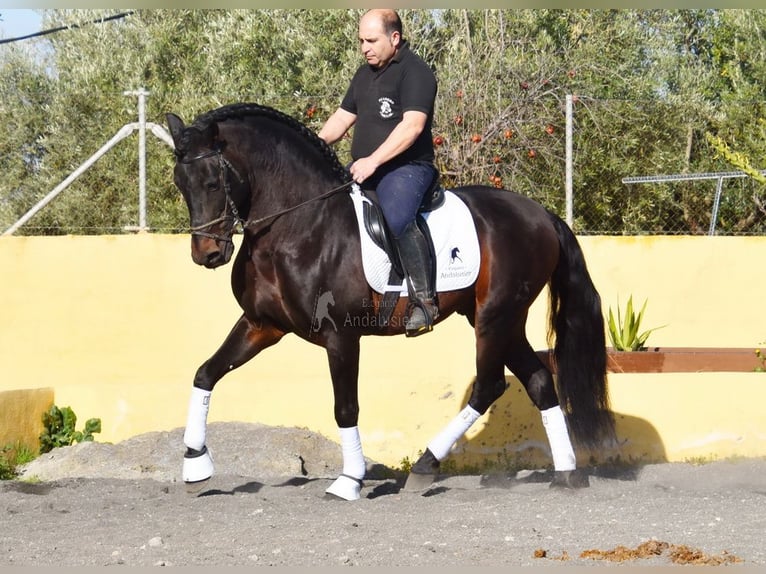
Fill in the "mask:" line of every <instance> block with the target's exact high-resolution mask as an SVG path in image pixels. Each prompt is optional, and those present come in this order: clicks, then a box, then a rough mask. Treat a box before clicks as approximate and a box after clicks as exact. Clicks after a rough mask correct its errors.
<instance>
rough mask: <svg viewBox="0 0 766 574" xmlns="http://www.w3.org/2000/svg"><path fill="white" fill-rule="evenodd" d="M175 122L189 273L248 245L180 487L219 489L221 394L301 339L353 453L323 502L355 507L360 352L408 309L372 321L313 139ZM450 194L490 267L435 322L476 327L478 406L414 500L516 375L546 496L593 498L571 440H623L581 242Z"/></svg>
mask: <svg viewBox="0 0 766 574" xmlns="http://www.w3.org/2000/svg"><path fill="white" fill-rule="evenodd" d="M167 121H168V126H169V128H170V133H171V134H172V137H173V141H174V143H175V156H176V165H175V172H174V178H175V184H176V185H177V186H178V188H179V189H180V191H181V193H182V194H183V197H184V199H185V201H186V204H187V206H188V209H189V215H190V224H191V234H192V238H191V253H192V259H193V260H194V262H195V263H197V264H199V265H204V266H205V267H208V268H211V269H212V268H215V267H218V266H220V265H224V264H226V263H227V262H228V261H229V260H230V259H231V257H232V255H233V250H234V245H233V243H232V235H233V234H234V233H235V232H236V231H238V230H241V231H242V233H243V241H242V246H241V248H240V249H239V251H238V253H237V255H236V258H235V259H234V265H233V269H232V276H231V284H232V290H233V292H234V296H235V297H236V299H237V301H238V302H239V305H240V306H241V307H242V315H241V317H239V319H238V320H237V321H236V323H235V324H234V326H233V328H232V330H231V332H230V333H229V335H228V336H227V337H226V339H225V340H224V341H223V343H222V344H221V346H220V348H219V349H218V350H217V351H216V352H215V353H214V354H213V355H212V356H211V357H210V358H209V359H208V360H207V361H205V362H204V363H203V364H202V365H201V366H200V367H199V369H198V370H197V373H196V375H195V377H194V385H193V388H192V393H191V398H190V402H189V411H188V419H187V425H186V431H185V434H184V444H185V446H186V448H187V450H186V453H185V455H184V466H183V479H184V481H185V482H186V483H187V485H193V484H196V483H202V482H204V481H206V480H207V479H209V478H210V477H211V476H212V474H213V464H212V459H211V458H210V455H209V453H208V450H207V446H206V442H205V440H206V425H207V414H208V408H209V401H210V396H211V392H212V390H213V387H214V386H215V385H216V383H217V382H218V381H219V380H220V379H221V378H222V377H223V376H224V375H225V374H226V373H228V372H229V371H231V370H233V369H236V368H237V367H239V366H241V365H243V364H244V363H246V362H248V361H249V360H250V359H252V358H253V357H255V356H256V355H257V354H258V353H259V352H260V351H262V350H263V349H265V348H267V347H269V346H271V345H274V344H275V343H277V342H278V341H279V340H280V339H281V338H282V337H283V336H284V335H285V334H286V333H295V334H296V335H298V336H300V337H302V338H303V339H305V340H307V341H309V342H311V343H314V344H317V345H321V346H322V347H324V348H325V349H326V351H327V358H328V361H329V366H330V373H331V378H332V386H333V393H334V405H335V407H334V410H335V421H336V423H337V425H338V428H339V432H340V442H341V449H342V454H343V470H342V473H340V475H339V477H338V478H337V479H336V480H335V481H334V482H333V483H332V485H331V486H330V487H329V488H328V489H327V492H328V493H330V494H331V495H334V496H337V497H340V498H343V499H347V500H353V499H357V498H359V497H360V491H361V487H362V482H361V480H362V479H363V478H364V474H365V461H364V457H363V454H362V446H361V440H360V434H359V429H358V426H357V425H358V418H359V401H358V392H357V384H358V380H357V379H358V371H359V347H360V338H361V337H362V336H364V335H398V334H402V333H403V332H404V325H405V320H404V316H403V315H404V313H405V308H406V297H402V298H401V300H400V301H399V303H398V304H396V306H395V308H394V310H393V315H392V317H391V320H390V321H389V322H388V323H387V324H385V325H381V324H380V322H378V321H375V320H374V316H373V315H374V314H375V313H376V311H377V307H378V306H379V305H380V303H381V297H382V296H381V295H379V294H378V293H377V292H375V291H374V290H373V289H372V288H371V287H370V286H369V285H368V283H367V281H366V279H365V276H364V273H363V264H362V257H361V251H360V234H359V230H358V229H359V228H358V226H357V222H356V216H355V213H354V208H353V206H352V201H351V199H350V198H349V194H348V191H349V188H350V184H351V180H350V176H349V174H348V172H347V170H346V169H345V168H344V166H343V165H342V164H341V163H340V162H339V160H338V158H337V156H336V154H335V152H334V151H333V150H332V149H331V148H330V147H329V146H327V145H326V144H325V143H324V142H323V141H322V140H321V139H319V138H318V137H317V136H316V135H315V134H314V132H312V131H311V130H310V129H308V128H307V127H306V126H304V125H303V124H301V123H300V122H298V121H296V120H294V119H292V118H290V117H289V116H287V115H285V114H283V113H281V112H279V111H277V110H274V109H271V108H268V107H264V106H260V105H257V104H250V103H241V104H233V105H227V106H224V107H221V108H218V109H215V110H212V111H210V112H208V113H205V114H203V115H201V116H199V117H198V118H197V119H196V120H195V121H194V123H193V124H191V125H189V126H186V125H185V124H184V122H183V120H181V118H179V117H178V116H177V115H175V114H167ZM452 191H453V192H454V193H455V194H456V195H457V196H458V197H459V198H460V199H461V200H462V201H463V202H464V203H465V204H466V205H467V206H468V208H469V210H470V212H471V214H472V217H473V219H474V222H475V225H476V229H477V233H478V238H479V247H480V253H481V267H480V270H479V274H478V278H477V279H476V281H475V282H474V283H472V284H471V285H470V286H469V287H466V288H463V289H459V290H454V291H444V292H440V293H438V304H439V309H440V312H439V320H443V319H444V318H445V317H447V316H449V315H451V314H452V313H459V314H461V315H464V316H465V317H466V318H467V319H468V321H469V323H470V324H471V325H472V326H473V328H474V331H475V335H476V349H475V352H476V378H475V381H474V383H473V387H472V391H471V395H470V398H469V400H468V404H467V405H465V407H464V409H463V410H462V411H461V412H460V413H459V414H458V415H457V416H456V417H455V418H454V419H453V421H452V422H451V423H450V424H449V425H447V427H446V428H445V429H444V430H443V431H442V432H440V433H439V434H438V435H437V436H436V437H434V439H433V440H432V441H431V442H430V443H429V444H428V445H427V448H426V450H425V452H424V453H423V455H422V456H421V457H420V459H419V460H418V461H417V462H416V463H415V464H414V465H413V467H412V469H411V473H410V475H409V477H408V481H407V484H406V486H405V487H406V488H422V487H423V486H424V485H425V484H428V483H430V481H432V480H433V477H434V475H435V473H436V472H437V471H438V469H439V463H440V461H441V460H443V459H444V458H445V457H446V456H447V455H448V453H449V451H450V448H451V447H452V446H453V445H454V443H455V442H456V441H457V440H458V439H459V438H460V437H461V436H462V435H463V434H464V433H465V432H466V430H467V429H468V428H469V427H470V426H471V424H473V422H474V421H475V420H476V419H477V418H478V417H479V416H480V415H482V414H483V413H485V412H486V411H487V409H488V408H489V407H490V405H491V404H492V403H493V402H494V401H495V400H496V399H498V398H499V397H500V395H502V394H503V392H504V391H505V389H506V381H505V374H504V369H505V368H506V367H507V368H508V369H509V370H510V371H511V372H512V373H513V374H514V375H515V376H516V377H517V378H518V379H519V381H520V382H521V384H522V385H523V386H524V388H525V389H526V391H527V393H528V394H529V396H530V398H531V400H532V401H533V403H534V404H535V406H537V407H538V408H539V409H540V411H541V416H542V422H543V425H544V427H545V431H546V433H547V437H548V440H549V443H550V448H551V455H552V459H553V466H554V470H555V472H554V479H553V482H552V485H557V486H558V485H560V486H564V487H578V486H587V482H588V479H587V474H585V473H583V472H582V470H581V469H577V468H576V463H575V455H574V451H573V447H572V442H571V441H570V435H569V433H570V432H571V434H572V436H573V438H574V439H575V442H576V443H578V444H581V445H583V446H586V447H589V448H594V447H598V446H599V445H601V444H602V441H603V440H605V439H608V438H611V437H612V436H613V433H614V419H613V414H612V412H611V410H610V408H609V400H608V393H607V388H606V345H605V331H604V320H603V315H602V309H601V300H600V297H599V295H598V292H597V291H596V289H595V287H594V285H593V283H592V281H591V278H590V275H589V273H588V270H587V267H586V263H585V260H584V257H583V253H582V251H581V248H580V246H579V244H578V242H577V239H576V238H575V236H574V234H573V233H572V231H571V230H570V229H569V227H568V226H567V225H566V223H565V222H564V221H562V220H561V219H560V218H559V217H558V216H556V215H555V214H553V213H551V212H549V211H548V210H546V209H545V208H543V207H542V206H541V205H540V204H538V203H536V202H535V201H533V200H531V199H529V198H527V197H524V196H522V195H519V194H516V193H513V192H510V191H507V190H501V189H495V188H493V187H488V186H481V185H472V186H465V187H460V188H457V189H454V190H452ZM546 284H547V285H548V286H549V296H550V309H549V315H550V324H549V335H550V337H551V338H555V347H554V356H555V361H556V365H557V372H558V377H557V382H556V383H554V380H553V377H552V375H551V372H550V371H549V370H548V369H547V368H546V367H545V366H544V364H543V363H542V362H541V361H540V360H539V358H538V357H537V355H536V354H535V352H534V351H533V349H532V347H531V346H530V344H529V342H528V340H527V337H526V334H525V324H526V320H527V315H528V311H529V307H530V306H531V305H532V303H533V302H534V300H535V299H536V297H537V296H538V295H539V294H540V292H541V291H542V289H543V288H544V287H545V286H546ZM327 293H330V294H331V296H332V298H333V301H332V304H333V314H334V315H335V316H336V317H346V318H347V319H346V320H345V321H338V322H337V323H339V324H336V322H335V321H332V320H327V312H326V309H327V305H328V304H329V303H328V301H327V300H324V301H322V303H323V304H324V310H323V311H322V310H320V314H319V315H318V314H317V310H318V309H317V303H318V298H319V297H321V296H323V295H325V294H327ZM371 301H372V302H373V305H370V302H371ZM320 306H321V305H320ZM320 315H321V316H320ZM431 336H434V335H431ZM403 372H404V373H406V368H405V369H404V370H403Z"/></svg>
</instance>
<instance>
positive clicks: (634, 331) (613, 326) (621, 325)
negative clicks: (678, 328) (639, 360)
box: [607, 295, 665, 351]
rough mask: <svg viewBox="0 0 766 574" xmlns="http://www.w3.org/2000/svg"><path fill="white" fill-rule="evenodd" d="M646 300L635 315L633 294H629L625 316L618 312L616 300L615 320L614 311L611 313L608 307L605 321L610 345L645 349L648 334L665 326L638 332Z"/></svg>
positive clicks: (619, 347) (618, 348) (629, 348)
mask: <svg viewBox="0 0 766 574" xmlns="http://www.w3.org/2000/svg"><path fill="white" fill-rule="evenodd" d="M647 302H648V300H644V304H643V306H642V307H641V311H639V313H638V315H636V314H635V312H634V311H633V295H631V296H630V297H629V298H628V303H627V305H626V307H625V316H624V317H623V316H622V313H621V312H620V307H619V301H618V303H617V319H616V320H615V317H614V313H612V308H611V307H609V317H608V321H607V325H608V327H609V339H610V340H611V341H612V346H613V347H614V348H615V349H616V350H617V351H640V350H642V349H645V348H646V340H647V339H648V338H649V334H650V333H652V331H656V330H657V329H661V328H662V327H664V326H665V325H663V326H662V327H655V328H654V329H648V330H646V331H644V332H643V333H639V329H640V328H641V320H642V319H643V318H644V311H645V310H646V304H647Z"/></svg>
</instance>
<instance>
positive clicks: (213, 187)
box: [205, 180, 218, 191]
mask: <svg viewBox="0 0 766 574" xmlns="http://www.w3.org/2000/svg"><path fill="white" fill-rule="evenodd" d="M205 187H206V188H207V190H208V191H218V181H217V180H216V181H209V182H207V183H206V184H205Z"/></svg>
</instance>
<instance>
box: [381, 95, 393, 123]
mask: <svg viewBox="0 0 766 574" xmlns="http://www.w3.org/2000/svg"><path fill="white" fill-rule="evenodd" d="M378 103H379V104H380V112H379V113H380V117H381V118H383V119H384V120H387V119H388V118H391V117H393V115H394V110H393V105H394V100H392V99H391V98H378Z"/></svg>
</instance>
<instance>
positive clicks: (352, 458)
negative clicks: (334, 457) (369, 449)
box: [338, 427, 367, 480]
mask: <svg viewBox="0 0 766 574" xmlns="http://www.w3.org/2000/svg"><path fill="white" fill-rule="evenodd" d="M338 431H340V447H341V451H342V452H343V474H345V475H348V476H350V477H352V478H358V479H359V480H361V479H363V478H364V475H365V473H366V472H367V464H366V463H365V462H364V454H363V453H362V440H361V438H360V437H359V427H349V428H339V429H338Z"/></svg>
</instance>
